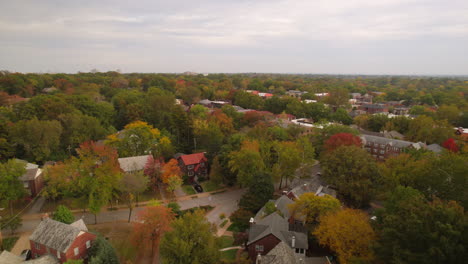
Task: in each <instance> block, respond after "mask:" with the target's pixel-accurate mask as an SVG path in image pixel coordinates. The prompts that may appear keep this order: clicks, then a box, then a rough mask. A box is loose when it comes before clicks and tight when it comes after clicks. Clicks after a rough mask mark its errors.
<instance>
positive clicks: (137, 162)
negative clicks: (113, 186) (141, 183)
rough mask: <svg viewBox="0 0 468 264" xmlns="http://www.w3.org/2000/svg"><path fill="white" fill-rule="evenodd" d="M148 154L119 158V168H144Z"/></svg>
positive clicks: (130, 169) (129, 169)
mask: <svg viewBox="0 0 468 264" xmlns="http://www.w3.org/2000/svg"><path fill="white" fill-rule="evenodd" d="M149 157H150V155H143V156H135V157H128V158H119V159H118V161H119V164H120V168H121V169H122V170H123V171H124V172H131V171H139V170H143V169H144V168H145V165H146V162H147V161H148V158H149Z"/></svg>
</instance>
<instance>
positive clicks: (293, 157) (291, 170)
mask: <svg viewBox="0 0 468 264" xmlns="http://www.w3.org/2000/svg"><path fill="white" fill-rule="evenodd" d="M275 148H276V150H277V157H278V159H277V161H276V163H275V165H273V166H274V167H276V171H277V173H278V174H279V176H280V184H279V187H278V188H279V189H281V187H282V184H283V179H284V180H285V181H286V186H287V185H288V179H291V178H293V177H294V176H295V174H296V170H297V169H298V168H299V166H300V165H301V160H302V159H301V158H302V157H301V152H300V150H299V148H298V147H297V145H296V143H295V142H280V143H278V144H277V145H276V147H275Z"/></svg>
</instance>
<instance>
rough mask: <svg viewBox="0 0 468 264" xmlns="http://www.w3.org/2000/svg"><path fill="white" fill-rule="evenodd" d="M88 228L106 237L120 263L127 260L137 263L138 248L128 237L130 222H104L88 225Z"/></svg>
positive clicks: (130, 229)
mask: <svg viewBox="0 0 468 264" xmlns="http://www.w3.org/2000/svg"><path fill="white" fill-rule="evenodd" d="M89 229H90V231H92V232H95V233H99V234H101V235H102V236H104V237H106V238H108V240H109V242H110V243H111V244H112V246H113V247H114V248H115V250H116V252H117V255H118V256H119V258H120V262H121V263H126V262H127V261H131V262H132V263H137V262H136V261H137V257H138V250H137V248H136V247H135V246H134V245H133V244H132V243H131V241H130V239H129V238H130V235H131V233H132V224H129V223H127V222H115V223H105V224H97V225H93V226H89Z"/></svg>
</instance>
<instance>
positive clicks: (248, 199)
mask: <svg viewBox="0 0 468 264" xmlns="http://www.w3.org/2000/svg"><path fill="white" fill-rule="evenodd" d="M273 192H274V186H273V182H272V179H271V177H270V176H269V175H267V174H264V173H263V174H259V175H257V176H256V177H254V178H253V180H252V183H251V185H250V187H249V189H248V190H247V192H246V193H245V194H244V195H243V196H242V198H241V199H240V201H239V207H241V208H244V209H246V210H248V211H251V212H253V213H255V212H257V211H258V210H259V209H260V208H262V206H263V205H264V204H265V203H266V202H268V201H269V200H270V199H271V198H272V197H273Z"/></svg>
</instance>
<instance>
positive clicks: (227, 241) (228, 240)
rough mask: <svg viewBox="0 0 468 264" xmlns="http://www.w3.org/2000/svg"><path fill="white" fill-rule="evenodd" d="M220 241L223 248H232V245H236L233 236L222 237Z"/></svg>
mask: <svg viewBox="0 0 468 264" xmlns="http://www.w3.org/2000/svg"><path fill="white" fill-rule="evenodd" d="M218 239H219V243H220V247H221V248H227V247H232V244H233V243H234V238H233V237H232V236H222V237H220V238H218Z"/></svg>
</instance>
